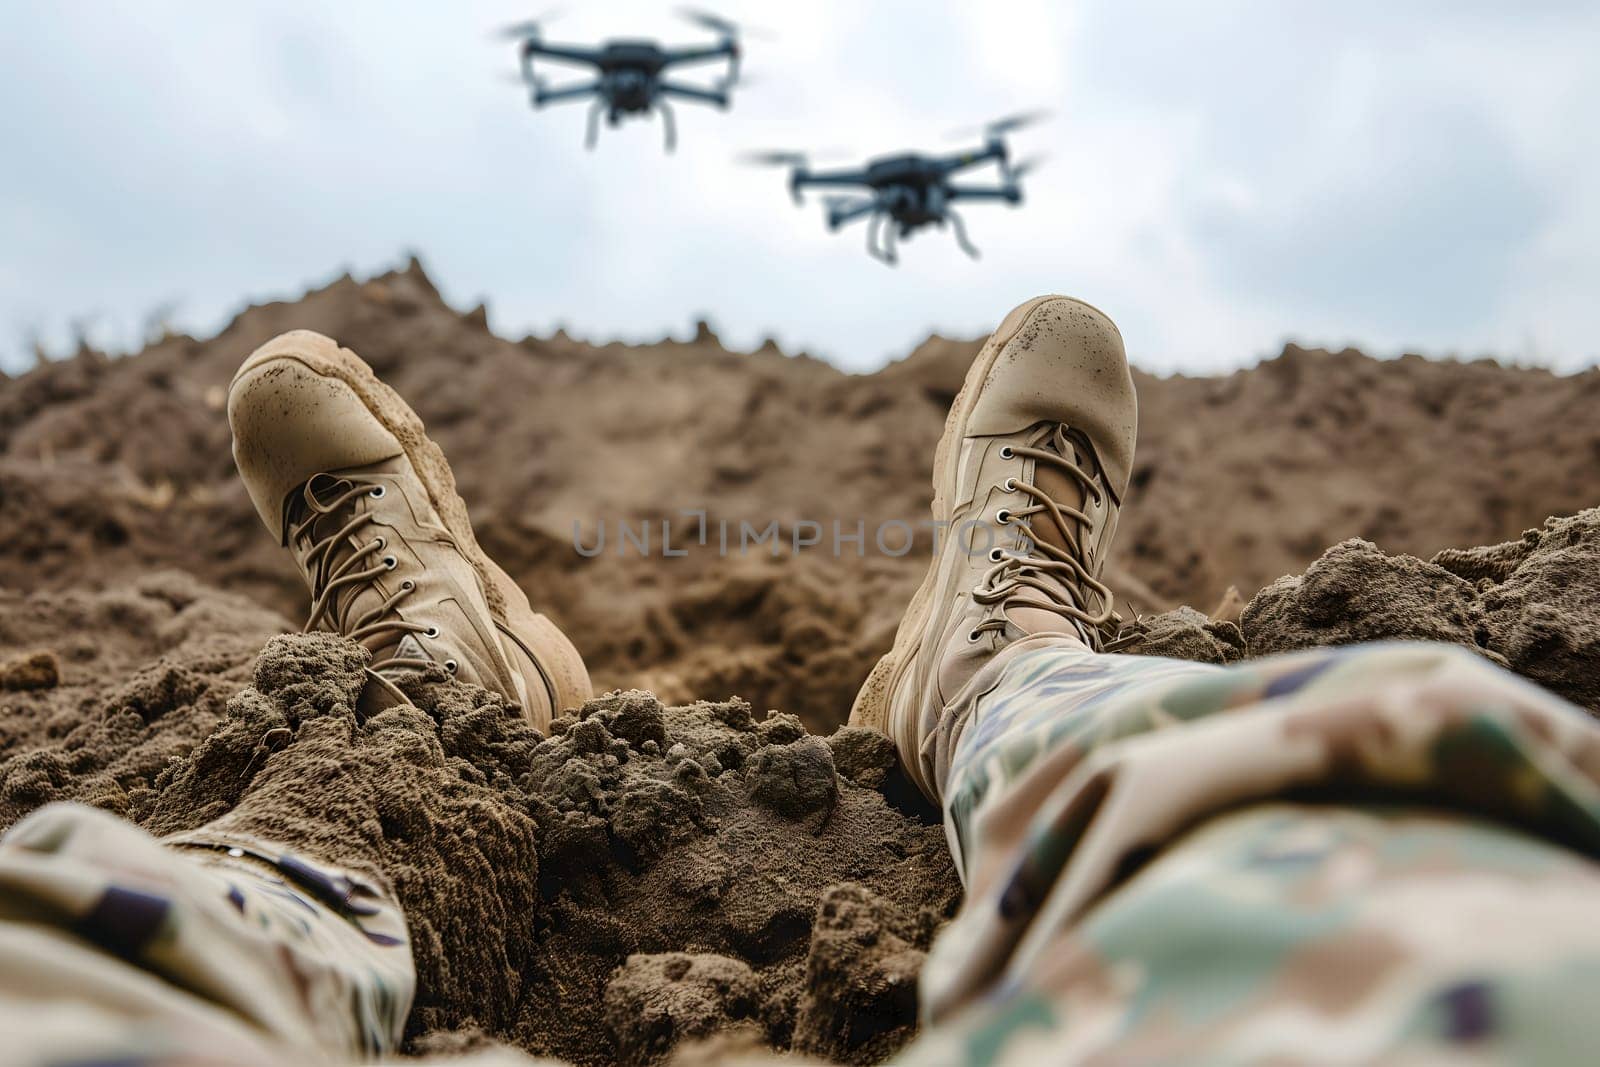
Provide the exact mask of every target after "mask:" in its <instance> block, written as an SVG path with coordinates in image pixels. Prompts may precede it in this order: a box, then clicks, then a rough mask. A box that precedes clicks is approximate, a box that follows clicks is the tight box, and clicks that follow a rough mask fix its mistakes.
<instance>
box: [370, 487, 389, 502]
mask: <svg viewBox="0 0 1600 1067" xmlns="http://www.w3.org/2000/svg"><path fill="white" fill-rule="evenodd" d="M388 491H389V490H388V489H387V488H385V487H384V486H381V485H375V486H373V487H372V492H371V493H369V494H367V495H368V496H370V497H372V499H374V500H381V499H383V494H384V493H387V492H388Z"/></svg>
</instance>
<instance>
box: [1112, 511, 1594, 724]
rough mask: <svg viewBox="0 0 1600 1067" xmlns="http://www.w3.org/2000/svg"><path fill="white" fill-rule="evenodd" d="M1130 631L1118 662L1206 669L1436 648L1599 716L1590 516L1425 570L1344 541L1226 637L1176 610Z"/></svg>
mask: <svg viewBox="0 0 1600 1067" xmlns="http://www.w3.org/2000/svg"><path fill="white" fill-rule="evenodd" d="M1136 629H1137V633H1136V635H1134V636H1133V640H1132V641H1131V643H1130V645H1129V647H1128V649H1127V651H1129V652H1133V653H1136V654H1140V655H1162V656H1172V657H1175V658H1177V659H1192V660H1198V661H1201V662H1208V663H1222V662H1232V661H1233V660H1235V659H1239V658H1242V657H1245V656H1265V655H1269V654H1271V653H1274V652H1288V651H1292V650H1294V649H1301V648H1314V647H1317V646H1320V645H1348V644H1356V643H1358V642H1362V641H1407V640H1412V641H1443V642H1446V643H1448V644H1456V645H1461V646H1462V647H1464V648H1469V649H1471V650H1473V651H1474V652H1476V653H1478V654H1479V655H1481V656H1483V657H1484V658H1486V659H1488V660H1490V661H1492V662H1494V663H1496V664H1499V665H1500V666H1502V667H1509V668H1510V669H1511V670H1514V671H1516V672H1517V673H1518V674H1521V675H1524V676H1526V677H1528V678H1531V679H1533V680H1534V681H1536V682H1538V683H1539V684H1540V685H1542V686H1544V687H1545V688H1547V689H1549V690H1551V691H1553V692H1555V693H1557V694H1559V695H1560V696H1563V697H1565V698H1566V699H1568V700H1570V701H1572V702H1573V703H1575V704H1578V705H1581V706H1583V707H1586V708H1588V709H1589V710H1590V711H1592V712H1594V713H1595V714H1596V715H1600V508H1591V509H1589V510H1586V511H1581V512H1579V513H1578V514H1576V515H1573V516H1571V517H1567V518H1551V519H1547V520H1546V521H1545V523H1544V525H1543V527H1541V528H1539V529H1535V530H1529V531H1527V532H1526V533H1524V534H1523V535H1522V537H1521V538H1520V539H1518V540H1516V541H1508V542H1505V543H1503V544H1498V545H1489V546H1485V547H1482V548H1470V549H1447V550H1445V551H1443V552H1440V553H1438V554H1437V555H1436V556H1434V558H1433V559H1432V560H1431V561H1425V560H1421V559H1418V558H1416V557H1415V556H1406V555H1398V554H1397V555H1390V554H1387V553H1385V552H1383V551H1381V550H1379V549H1378V547H1377V546H1376V545H1373V544H1371V543H1370V542H1367V541H1360V540H1350V541H1345V542H1343V543H1341V544H1338V545H1335V546H1334V547H1332V548H1330V549H1328V551H1327V552H1325V553H1324V554H1323V555H1322V558H1320V559H1318V560H1317V561H1316V562H1315V563H1313V564H1312V565H1311V566H1310V567H1308V568H1307V569H1306V572H1305V573H1304V574H1301V575H1288V576H1285V577H1283V578H1279V579H1278V580H1277V581H1276V582H1273V583H1272V584H1271V585H1269V586H1267V588H1265V589H1263V590H1261V592H1259V593H1257V594H1256V595H1255V597H1253V598H1252V599H1251V601H1250V603H1249V604H1248V605H1246V606H1245V609H1244V613H1243V615H1242V617H1241V619H1240V623H1239V626H1238V627H1237V628H1235V627H1234V626H1233V625H1232V624H1231V623H1227V622H1215V621H1212V620H1210V619H1208V618H1207V617H1206V616H1204V615H1201V614H1200V613H1199V612H1197V611H1193V610H1191V609H1187V608H1183V609H1179V610H1177V611H1173V612H1168V613H1165V614H1162V615H1158V616H1153V617H1150V618H1146V619H1143V620H1141V622H1140V625H1139V626H1138V627H1137V628H1136Z"/></svg>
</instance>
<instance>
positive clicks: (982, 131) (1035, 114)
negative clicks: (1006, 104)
mask: <svg viewBox="0 0 1600 1067" xmlns="http://www.w3.org/2000/svg"><path fill="white" fill-rule="evenodd" d="M1050 114H1051V113H1050V112H1049V111H1042V110H1041V111H1019V112H1017V113H1016V114H1014V115H1006V116H1004V117H1003V118H998V119H995V120H994V121H993V122H986V123H984V124H983V125H982V126H967V127H964V128H962V129H959V130H954V131H952V132H951V134H950V136H952V137H977V136H983V137H1000V136H1002V135H1004V134H1008V133H1010V132H1011V131H1012V130H1020V129H1022V128H1023V127H1025V126H1033V125H1035V124H1037V123H1040V122H1043V121H1044V120H1045V119H1047V118H1049V117H1050Z"/></svg>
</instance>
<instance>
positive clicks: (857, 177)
mask: <svg viewBox="0 0 1600 1067" xmlns="http://www.w3.org/2000/svg"><path fill="white" fill-rule="evenodd" d="M795 181H796V183H797V184H799V185H834V186H842V185H866V184H867V175H866V172H865V171H860V170H807V169H805V168H804V167H801V168H800V169H799V170H797V171H796V172H795Z"/></svg>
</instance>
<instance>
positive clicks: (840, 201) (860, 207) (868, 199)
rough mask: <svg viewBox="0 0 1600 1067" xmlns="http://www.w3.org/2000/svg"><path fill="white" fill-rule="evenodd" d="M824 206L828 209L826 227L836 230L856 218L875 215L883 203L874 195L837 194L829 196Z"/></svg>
mask: <svg viewBox="0 0 1600 1067" xmlns="http://www.w3.org/2000/svg"><path fill="white" fill-rule="evenodd" d="M826 206H827V209H828V229H830V230H837V229H838V228H839V227H841V226H847V225H849V224H850V223H852V222H855V221H856V220H857V219H862V218H866V217H867V216H868V215H875V214H877V213H878V212H879V211H881V210H882V209H883V204H882V203H881V202H880V201H879V200H878V198H877V197H875V196H862V197H854V196H839V197H829V198H828V200H827V202H826Z"/></svg>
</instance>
